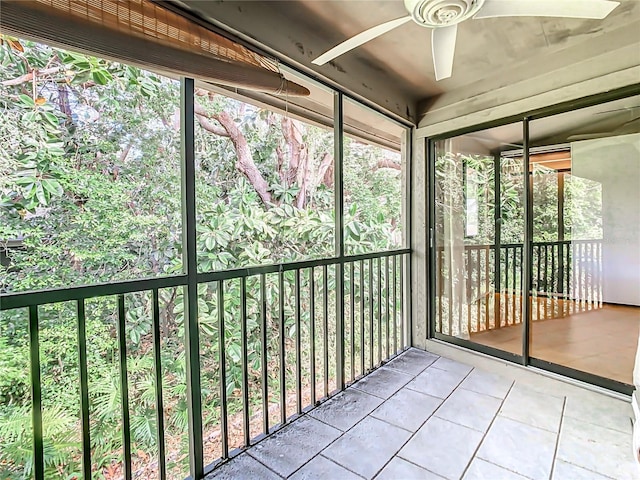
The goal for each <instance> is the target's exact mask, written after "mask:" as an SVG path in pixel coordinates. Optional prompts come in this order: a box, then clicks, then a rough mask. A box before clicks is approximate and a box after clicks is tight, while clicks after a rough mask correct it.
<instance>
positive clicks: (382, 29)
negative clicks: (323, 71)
mask: <svg viewBox="0 0 640 480" xmlns="http://www.w3.org/2000/svg"><path fill="white" fill-rule="evenodd" d="M409 21H411V17H410V16H406V17H402V18H396V19H395V20H391V21H390V22H386V23H381V24H380V25H376V26H375V27H372V28H370V29H369V30H365V31H364V32H362V33H359V34H358V35H355V36H353V37H351V38H350V39H348V40H346V41H344V42H342V43H340V44H339V45H336V46H335V47H333V48H332V49H331V50H329V51H327V52H325V53H323V54H322V55H320V56H319V57H318V58H316V59H315V60H314V61H313V62H311V63H313V64H315V65H324V64H325V63H327V62H329V61H331V60H333V59H334V58H336V57H339V56H340V55H342V54H343V53H347V52H348V51H349V50H353V49H354V48H356V47H359V46H360V45H362V44H363V43H367V42H368V41H370V40H373V39H374V38H377V37H379V36H380V35H383V34H385V33H387V32H389V31H391V30H393V29H394V28H397V27H399V26H400V25H404V24H405V23H407V22H409Z"/></svg>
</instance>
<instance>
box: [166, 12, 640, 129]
mask: <svg viewBox="0 0 640 480" xmlns="http://www.w3.org/2000/svg"><path fill="white" fill-rule="evenodd" d="M558 1H562V0H558ZM178 3H180V4H181V5H182V7H184V8H187V9H189V10H191V12H192V13H195V14H196V15H197V16H199V17H201V18H204V19H206V20H208V21H210V22H212V23H214V24H217V25H218V26H222V27H223V28H225V29H227V30H229V31H231V32H233V33H235V34H237V35H239V36H241V37H244V38H246V39H249V40H251V41H254V42H256V43H258V44H259V45H261V46H262V47H265V48H266V49H267V50H271V51H273V52H278V53H279V54H281V55H284V56H285V57H286V58H287V59H288V60H289V61H290V62H291V63H292V64H293V65H294V66H296V67H301V68H303V69H305V71H307V72H310V73H314V72H315V73H316V74H317V75H318V76H319V77H321V78H323V79H328V80H329V81H333V82H335V83H337V84H340V85H341V86H343V87H344V88H346V89H347V90H348V91H349V92H350V93H353V94H354V95H355V96H357V97H360V98H365V99H367V100H369V101H371V102H373V103H375V104H377V105H379V106H380V107H381V108H382V109H385V110H386V111H388V112H390V113H392V114H395V115H397V116H400V117H403V118H407V119H410V120H411V121H413V122H415V123H418V122H419V121H420V120H422V119H423V117H424V114H425V112H428V114H431V115H432V116H433V118H434V121H441V118H440V117H442V118H444V117H446V116H451V115H460V111H459V110H457V113H454V112H453V110H451V109H452V106H454V105H456V104H459V103H461V102H467V103H468V102H469V100H472V99H474V98H477V99H479V100H477V101H480V99H482V98H483V97H482V96H483V95H486V94H488V93H491V92H494V91H501V92H503V91H504V92H503V93H504V95H503V97H504V98H505V99H507V98H510V97H509V93H507V92H506V91H507V90H509V89H510V88H513V90H514V92H515V91H516V89H518V88H520V90H521V91H522V88H521V86H522V85H525V84H527V83H528V84H532V83H533V85H534V86H533V87H532V86H531V85H529V86H528V88H530V89H531V88H538V89H540V90H541V91H542V90H543V89H553V88H555V87H556V86H558V85H560V84H567V83H570V84H576V83H579V82H581V81H584V80H588V79H590V78H591V77H593V76H594V75H597V76H599V77H602V76H604V75H606V74H607V73H609V72H616V71H621V70H625V69H626V70H628V69H629V67H630V66H638V65H640V0H621V4H620V5H619V6H618V7H617V8H616V9H615V10H614V11H613V12H612V13H611V14H610V15H609V16H608V17H607V18H605V19H604V20H580V19H558V18H529V17H509V18H491V19H482V20H472V19H470V20H467V21H465V22H463V23H461V24H460V25H459V28H458V39H457V47H456V55H455V62H454V67H453V75H452V77H451V78H449V79H445V80H442V81H440V82H436V81H435V80H434V74H433V65H432V59H431V41H430V30H429V29H427V28H423V27H420V26H418V25H417V24H415V23H413V22H409V23H407V24H405V25H403V26H401V27H399V28H398V29H396V30H394V31H391V32H389V33H387V34H385V35H383V36H382V37H379V38H377V39H375V40H373V41H371V42H369V43H367V44H365V45H363V46H361V47H358V48H357V49H355V50H353V51H351V52H349V53H347V54H345V55H343V56H341V57H338V58H337V59H335V60H334V61H333V62H330V63H328V64H326V65H324V66H321V67H318V66H315V65H312V64H311V61H312V60H313V59H314V58H316V57H317V56H318V55H320V54H321V53H323V52H324V51H326V50H328V49H329V48H331V47H333V46H334V45H336V44H337V43H340V42H341V41H343V40H345V39H347V38H348V37H350V36H352V35H355V34H357V33H359V32H361V31H363V30H365V29H367V28H370V27H372V26H374V25H376V24H379V23H382V22H385V21H388V20H392V19H394V18H399V17H401V16H404V15H406V10H405V8H404V4H403V2H402V0H385V1H374V0H369V1H361V0H355V1H336V0H323V1H318V0H282V1H246V0H241V1H236V0H229V1H227V0H216V1H207V2H205V1H197V0H180V1H179V2H178ZM607 54H609V55H607ZM603 55H604V56H605V58H606V59H607V60H606V61H601V60H600V58H601V57H602V56H603ZM592 60H593V61H592ZM536 78H539V79H540V80H539V81H535V82H532V79H536ZM626 78H627V80H625V81H629V80H628V78H629V76H627V77H626ZM631 78H633V77H631ZM636 82H637V83H640V77H639V78H637V79H636ZM445 107H446V108H445ZM443 109H444V110H443ZM443 112H444V113H443Z"/></svg>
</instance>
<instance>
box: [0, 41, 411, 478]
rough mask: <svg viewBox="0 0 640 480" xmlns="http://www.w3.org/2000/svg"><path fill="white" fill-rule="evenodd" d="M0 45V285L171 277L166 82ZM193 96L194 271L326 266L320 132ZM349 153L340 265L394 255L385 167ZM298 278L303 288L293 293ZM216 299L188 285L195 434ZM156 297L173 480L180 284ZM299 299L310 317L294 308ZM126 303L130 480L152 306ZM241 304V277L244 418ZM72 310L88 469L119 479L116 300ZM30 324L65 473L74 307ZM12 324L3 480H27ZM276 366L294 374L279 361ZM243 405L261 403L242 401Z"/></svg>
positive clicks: (176, 138)
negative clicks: (198, 378) (86, 399)
mask: <svg viewBox="0 0 640 480" xmlns="http://www.w3.org/2000/svg"><path fill="white" fill-rule="evenodd" d="M0 38H2V45H1V46H0V109H1V110H2V116H3V122H1V123H0V247H1V248H2V249H3V250H4V251H5V252H7V261H6V262H3V266H2V267H1V269H0V271H1V273H0V289H1V290H2V291H4V292H18V291H29V290H37V289H43V288H55V287H63V286H64V287H68V286H73V285H80V284H89V283H97V282H107V281H117V280H124V279H135V278H139V277H146V276H158V275H169V274H174V273H179V272H180V271H181V270H182V245H181V236H182V225H181V206H180V160H179V159H180V135H179V127H178V124H179V122H178V119H179V86H178V84H177V82H176V81H173V80H170V79H168V78H164V77H161V76H159V75H156V74H154V73H152V72H147V71H144V70H141V69H139V68H137V67H132V66H129V65H124V64H120V63H117V62H109V61H105V60H101V59H97V58H94V57H91V56H87V55H80V54H76V53H73V52H68V51H64V50H61V49H55V48H51V47H48V46H46V45H42V44H37V43H33V42H27V41H23V40H19V39H16V38H11V37H6V36H3V37H0ZM195 100H196V118H195V121H196V122H197V128H196V138H195V141H196V143H195V145H196V162H197V165H196V166H197V177H196V192H197V212H196V214H197V249H198V252H197V254H198V268H199V270H200V271H215V270H224V269H229V268H236V267H242V266H248V265H260V264H267V263H273V262H290V261H296V260H300V259H309V258H320V257H326V256H332V255H333V252H334V218H335V212H334V205H333V196H334V193H333V189H334V185H333V177H332V175H333V157H332V154H333V132H332V131H329V130H325V129H322V128H320V127H315V126H312V125H307V124H305V123H303V122H301V121H299V120H296V119H292V118H289V117H288V116H287V115H281V114H278V113H275V112H271V111H267V110H265V109H261V108H257V107H255V106H252V105H249V104H245V103H243V102H240V101H237V100H233V99H230V98H226V97H223V96H222V95H218V94H214V93H212V92H209V91H206V90H198V91H197V92H196V99H195ZM345 149H346V150H345V152H346V156H345V180H346V183H347V185H348V190H347V191H345V193H344V195H345V204H346V206H347V211H346V212H345V216H346V218H345V224H346V225H347V231H346V232H347V234H346V242H347V244H348V245H349V252H350V253H361V252H363V251H371V250H380V249H384V248H388V247H390V246H397V245H398V243H399V239H400V238H401V234H400V228H401V225H400V223H401V222H400V218H399V216H400V198H401V195H400V188H399V183H400V182H399V177H398V171H399V170H398V169H399V163H398V158H397V155H395V154H394V153H392V152H386V151H384V150H382V149H380V148H378V147H375V146H371V145H365V144H362V143H359V142H358V141H357V140H355V139H347V141H346V142H345ZM16 244H17V245H18V247H15V245H16ZM9 245H12V247H11V248H8V246H9ZM256 281H257V279H255V278H249V279H248V280H247V282H248V292H249V298H248V301H249V311H248V344H247V348H248V355H249V361H250V364H251V369H250V383H251V385H252V386H255V385H259V382H260V378H259V368H261V363H260V362H261V361H262V360H261V358H260V355H259V352H260V348H261V344H260V341H261V340H260V338H261V336H260V334H261V332H260V330H259V327H258V320H259V314H260V311H259V308H258V298H257V294H256V292H258V291H259V290H258V285H257V284H256ZM293 282H294V279H293V276H290V275H287V276H286V277H285V292H290V293H291V294H289V295H286V297H285V299H286V301H285V312H286V315H287V317H286V325H285V326H286V335H287V339H286V342H287V347H288V352H292V349H291V348H290V347H291V345H292V342H293V339H294V338H295V336H296V335H303V334H304V335H308V332H307V333H305V332H296V331H295V323H294V322H293V311H294V305H293V298H294V296H293V294H292V292H293V290H292V289H293ZM308 282H309V278H308V276H302V283H303V285H302V288H303V290H304V291H307V287H308ZM331 282H334V280H331V279H330V280H329V282H328V283H327V284H326V285H324V284H323V283H322V282H321V279H320V278H318V279H316V285H317V289H318V292H320V293H322V291H323V290H327V291H328V292H330V293H328V298H329V299H330V302H334V301H335V291H334V290H335V284H334V283H331ZM217 288H218V286H217V285H216V284H211V285H207V284H203V285H200V286H199V290H198V294H199V303H198V309H199V314H200V327H201V350H202V352H203V358H202V365H201V367H202V376H203V400H204V402H203V405H204V410H205V411H204V417H205V418H204V423H205V429H206V430H207V432H212V431H215V428H217V427H216V425H217V424H218V422H219V398H218V397H219V396H218V390H217V387H216V382H217V379H218V378H219V376H220V363H219V358H218V356H219V353H218V351H217V348H218V347H217V345H218V342H219V335H220V333H219V332H218V317H217V314H218V305H217ZM277 288H278V284H277V278H276V277H273V276H268V278H267V292H268V298H267V305H268V311H267V318H268V325H267V328H268V338H269V342H270V343H269V346H268V348H269V355H270V361H275V362H276V363H279V362H278V359H277V351H278V347H277V335H278V329H279V324H278V321H279V319H278V315H279V306H278V299H277V296H276V295H275V293H274V292H276V291H277ZM332 289H333V290H332ZM360 294H363V293H360ZM159 295H160V306H161V312H160V321H161V335H162V352H161V353H162V365H163V372H162V382H163V387H164V391H165V421H166V438H167V452H168V453H167V461H168V464H169V468H170V470H171V475H172V476H173V477H175V478H183V477H184V473H185V464H186V462H187V458H188V456H187V455H186V453H187V448H188V445H187V443H186V439H187V435H186V434H185V432H186V430H187V404H186V372H185V358H184V345H183V338H184V330H183V322H184V319H183V311H182V308H183V298H182V289H163V290H161V291H160V292H159ZM302 301H303V302H305V304H304V305H303V311H304V321H305V322H308V320H309V318H310V316H309V312H308V308H309V299H308V295H307V296H306V297H305V296H304V295H303V296H302ZM125 302H126V312H127V317H126V323H127V328H126V332H125V335H126V340H127V353H128V374H129V378H128V380H129V398H130V414H131V424H132V431H131V434H132V441H133V445H132V447H133V452H134V468H136V469H139V470H140V472H142V473H141V474H142V475H143V476H149V475H151V474H150V472H151V470H152V469H153V468H154V467H153V461H152V460H150V458H151V457H152V456H153V455H155V454H156V453H157V448H158V447H157V439H156V433H155V432H156V424H155V422H156V420H155V397H154V394H155V385H154V382H155V375H154V370H153V369H154V363H153V349H152V336H151V324H152V320H151V319H152V306H151V301H150V294H149V293H148V292H141V293H136V294H131V295H127V296H126V298H125ZM239 302H240V286H239V282H238V281H234V282H226V283H225V304H224V315H225V322H226V328H225V336H224V337H225V338H224V343H225V346H226V352H227V370H226V372H225V373H226V377H227V379H228V383H227V390H228V391H227V393H228V395H229V411H230V413H231V414H233V413H235V412H237V411H239V409H240V408H241V400H240V397H239V395H238V392H239V387H240V385H241V373H242V370H241V366H240V351H241V350H240V349H241V347H240V325H239V322H238V321H237V320H236V319H237V318H238V311H239V310H238V309H239ZM316 308H319V307H318V305H317V306H316ZM86 309H87V315H86V330H87V337H88V338H89V339H90V342H88V344H87V356H88V369H89V396H90V418H91V425H90V427H91V441H92V460H93V466H92V468H93V471H94V476H95V478H117V477H118V476H119V475H120V474H121V468H122V466H121V461H122V458H121V456H122V453H121V451H122V450H121V448H122V432H121V407H120V381H119V373H118V372H119V370H118V347H117V329H116V319H117V304H116V301H115V299H114V298H113V297H105V298H97V299H92V300H89V301H87V302H86ZM318 316H319V315H318ZM39 321H40V340H41V375H42V382H43V413H44V418H43V421H44V428H45V463H46V468H47V476H48V477H51V478H58V477H59V478H74V477H75V476H77V474H78V471H79V462H80V443H79V428H80V427H79V419H78V415H79V392H78V372H79V359H78V355H77V353H76V352H77V349H76V338H77V324H76V313H75V305H74V304H72V303H61V304H55V305H47V306H43V307H40V309H39ZM26 325H27V322H26V318H25V315H24V312H22V311H6V312H2V314H1V315H0V369H1V370H2V372H3V374H2V378H0V445H2V449H0V475H3V478H4V477H9V478H29V476H30V475H31V468H32V465H31V463H30V462H31V425H30V393H29V384H28V378H29V372H28V334H27V327H26ZM305 325H306V323H305ZM329 328H335V326H329ZM333 337H334V335H333V334H332V335H331V338H333ZM274 359H275V360H274ZM286 368H287V369H288V371H287V378H292V375H291V374H292V372H293V369H294V368H295V363H294V362H293V361H292V359H291V358H287V361H286ZM332 368H335V367H332ZM274 372H275V370H274ZM278 388H279V385H278V382H277V378H276V376H275V374H274V376H273V378H271V377H270V391H271V392H273V393H274V394H277V392H278ZM252 401H254V402H259V401H260V399H259V398H257V397H255V396H254V395H252ZM211 435H212V436H213V433H211ZM145 472H146V473H145Z"/></svg>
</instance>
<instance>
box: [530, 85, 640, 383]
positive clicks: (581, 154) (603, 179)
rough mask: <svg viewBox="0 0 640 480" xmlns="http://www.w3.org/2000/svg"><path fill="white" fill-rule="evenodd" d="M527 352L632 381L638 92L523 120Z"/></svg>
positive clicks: (639, 245)
mask: <svg viewBox="0 0 640 480" xmlns="http://www.w3.org/2000/svg"><path fill="white" fill-rule="evenodd" d="M530 141H531V154H530V162H531V168H530V181H531V184H532V191H533V238H532V242H533V245H532V247H533V258H532V280H533V281H532V290H531V296H532V309H531V338H530V346H531V348H530V355H531V357H534V358H535V359H540V360H543V361H546V362H549V363H552V364H555V365H560V366H562V367H567V368H569V369H572V370H576V371H579V372H585V373H589V374H593V375H597V376H599V377H603V378H607V379H610V380H613V381H615V382H620V383H624V384H631V383H633V382H632V374H633V367H634V359H635V355H636V349H637V345H638V327H639V326H640V98H638V97H631V98H627V99H622V100H618V101H615V102H610V103H605V104H601V105H596V106H593V107H589V108H585V109H581V110H576V111H572V112H568V113H564V114H561V115H555V116H552V117H548V118H542V119H539V120H534V121H532V122H531V123H530Z"/></svg>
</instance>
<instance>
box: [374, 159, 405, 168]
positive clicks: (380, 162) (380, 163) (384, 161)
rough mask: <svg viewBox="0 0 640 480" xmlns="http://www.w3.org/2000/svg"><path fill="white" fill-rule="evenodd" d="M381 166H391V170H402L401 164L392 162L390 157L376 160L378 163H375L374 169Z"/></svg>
mask: <svg viewBox="0 0 640 480" xmlns="http://www.w3.org/2000/svg"><path fill="white" fill-rule="evenodd" d="M381 168H391V169H393V170H402V165H400V164H399V163H396V162H394V161H393V160H391V159H390V158H385V159H382V160H378V164H377V165H376V170H379V169H381Z"/></svg>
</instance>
